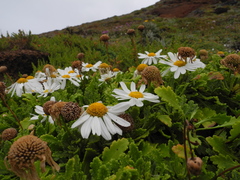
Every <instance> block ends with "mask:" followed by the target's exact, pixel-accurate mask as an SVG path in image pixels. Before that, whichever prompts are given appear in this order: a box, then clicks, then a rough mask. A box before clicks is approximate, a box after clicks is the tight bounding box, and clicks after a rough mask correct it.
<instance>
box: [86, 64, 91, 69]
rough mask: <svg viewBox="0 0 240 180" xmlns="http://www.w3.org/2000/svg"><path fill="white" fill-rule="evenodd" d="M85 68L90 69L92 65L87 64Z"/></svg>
mask: <svg viewBox="0 0 240 180" xmlns="http://www.w3.org/2000/svg"><path fill="white" fill-rule="evenodd" d="M85 67H86V68H90V67H93V65H92V64H87V65H86V66H85Z"/></svg>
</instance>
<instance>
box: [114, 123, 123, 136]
mask: <svg viewBox="0 0 240 180" xmlns="http://www.w3.org/2000/svg"><path fill="white" fill-rule="evenodd" d="M114 127H115V129H116V133H117V134H119V135H122V129H121V128H119V127H118V126H117V125H116V124H114Z"/></svg>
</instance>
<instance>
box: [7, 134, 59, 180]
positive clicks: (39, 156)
mask: <svg viewBox="0 0 240 180" xmlns="http://www.w3.org/2000/svg"><path fill="white" fill-rule="evenodd" d="M37 160H40V161H41V163H40V167H41V170H42V172H44V171H45V162H47V163H48V164H49V165H51V166H52V168H53V169H55V170H57V171H59V169H60V167H59V166H58V164H57V163H56V162H54V160H53V159H52V157H51V150H50V149H49V147H48V146H47V143H46V142H44V141H42V140H41V139H39V138H38V137H36V136H33V135H26V136H23V137H21V138H19V139H18V140H17V141H15V142H14V143H13V144H12V146H11V147H10V150H9V152H8V156H7V157H5V165H6V167H7V168H8V169H9V170H11V171H13V172H14V173H15V174H16V175H17V176H19V177H20V178H23V179H27V180H31V179H32V180H33V179H34V180H39V177H38V175H37V171H36V169H35V166H34V162H35V161H37ZM8 163H9V164H8ZM9 165H10V167H9Z"/></svg>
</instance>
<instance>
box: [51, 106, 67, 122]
mask: <svg viewBox="0 0 240 180" xmlns="http://www.w3.org/2000/svg"><path fill="white" fill-rule="evenodd" d="M65 104H67V102H56V103H55V104H53V105H52V106H51V108H50V109H49V110H48V112H49V113H50V116H51V117H52V118H53V120H54V121H56V120H58V119H59V116H60V114H61V109H62V107H63V106H64V105H65Z"/></svg>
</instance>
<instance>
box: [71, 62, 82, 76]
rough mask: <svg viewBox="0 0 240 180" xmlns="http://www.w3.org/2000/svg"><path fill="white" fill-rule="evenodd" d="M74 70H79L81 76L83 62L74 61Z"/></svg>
mask: <svg viewBox="0 0 240 180" xmlns="http://www.w3.org/2000/svg"><path fill="white" fill-rule="evenodd" d="M72 69H77V70H78V72H79V74H80V73H81V72H82V61H80V60H78V61H73V62H72Z"/></svg>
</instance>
